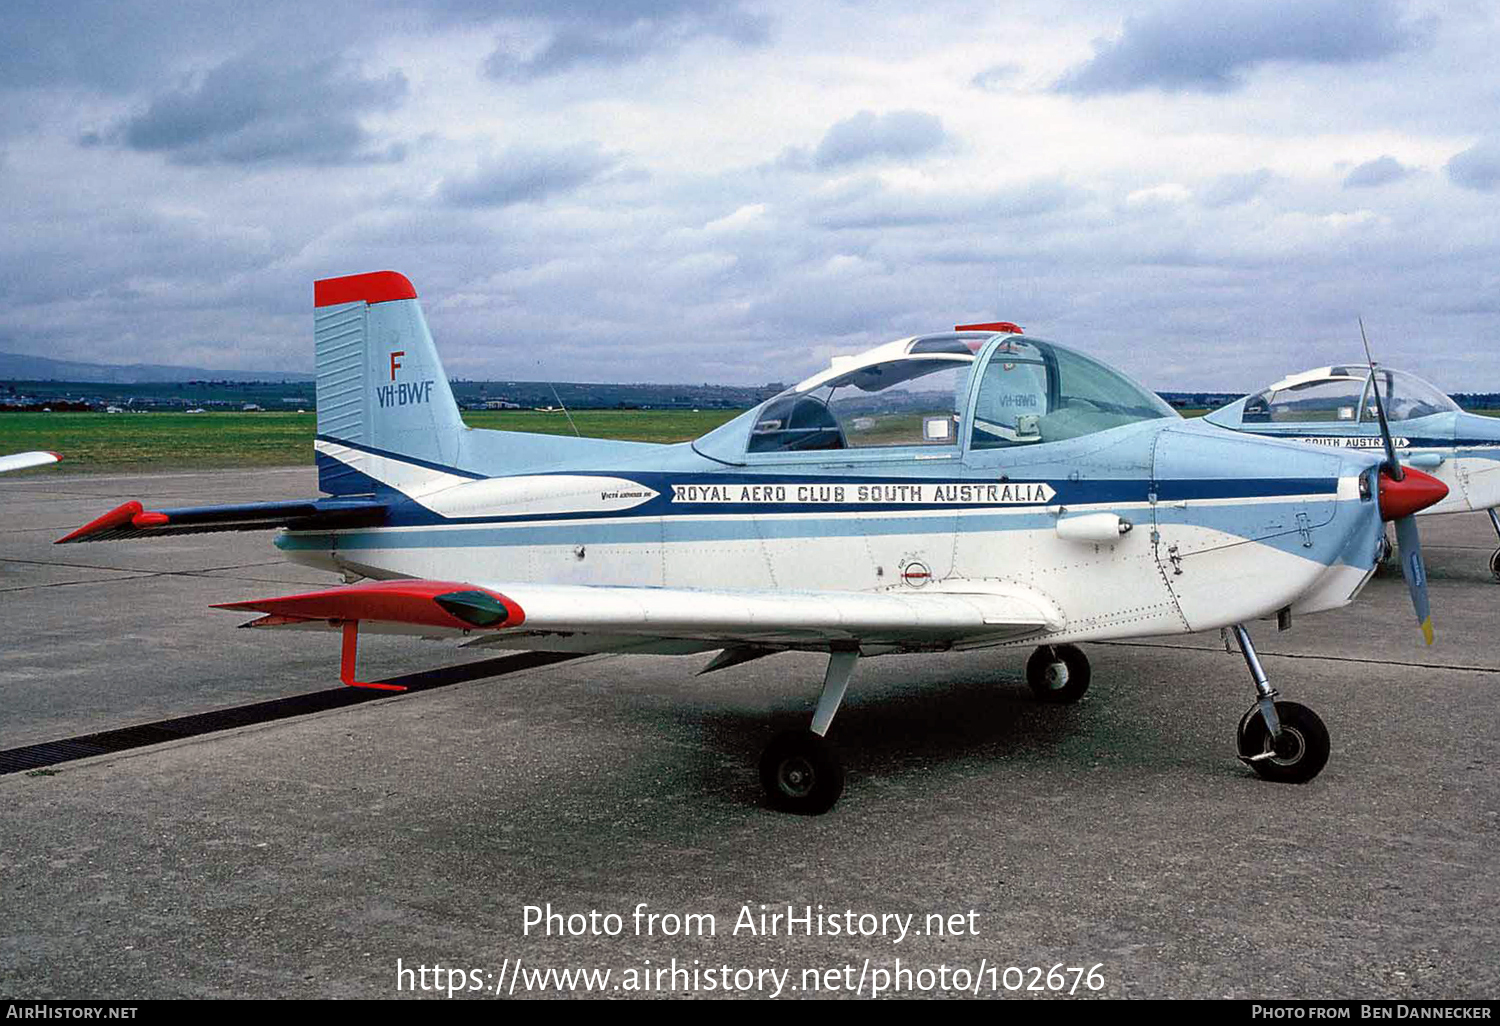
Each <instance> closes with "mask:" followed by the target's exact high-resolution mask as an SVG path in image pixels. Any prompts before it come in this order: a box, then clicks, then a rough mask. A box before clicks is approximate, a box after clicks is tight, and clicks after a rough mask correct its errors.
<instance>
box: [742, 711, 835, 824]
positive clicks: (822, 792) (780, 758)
mask: <svg viewBox="0 0 1500 1026" xmlns="http://www.w3.org/2000/svg"><path fill="white" fill-rule="evenodd" d="M760 782H761V786H763V787H764V788H765V789H766V797H767V798H769V799H770V800H771V804H772V805H773V806H775V807H776V808H778V809H780V810H781V811H783V812H796V813H799V814H801V815H804V816H817V815H821V814H822V813H824V812H827V811H828V810H829V809H831V808H833V805H834V803H835V802H837V801H838V800H839V795H841V794H843V793H844V768H843V767H842V766H840V765H839V760H838V756H836V755H835V754H834V753H833V748H832V746H830V745H829V744H828V742H827V741H825V740H823V739H822V738H821V737H819V736H818V735H816V734H814V733H813V732H812V731H810V730H788V731H785V732H783V733H780V734H777V735H776V736H775V737H773V738H772V739H771V743H770V744H769V745H767V746H766V750H765V752H764V753H762V754H761V757H760Z"/></svg>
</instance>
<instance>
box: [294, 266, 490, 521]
mask: <svg viewBox="0 0 1500 1026" xmlns="http://www.w3.org/2000/svg"><path fill="white" fill-rule="evenodd" d="M313 304H314V306H315V308H316V309H315V311H314V317H313V322H314V340H315V345H316V350H317V371H318V441H317V451H318V456H317V459H318V485H319V487H320V488H321V489H322V490H323V491H325V492H327V493H329V494H330V495H351V494H359V493H366V492H371V491H377V490H379V489H380V488H381V487H382V486H389V487H396V488H399V489H401V490H402V491H406V492H408V493H410V492H413V491H424V490H427V489H428V488H431V487H441V486H443V485H445V484H452V483H453V482H454V478H453V476H452V475H451V474H450V473H447V472H445V471H447V470H448V468H452V467H454V466H455V465H456V464H457V462H458V460H459V456H460V448H461V446H462V436H463V433H464V431H465V430H466V428H465V427H464V423H463V420H462V419H461V418H460V417H459V414H458V404H457V403H456V402H454V400H453V391H452V389H450V388H449V387H448V376H447V374H445V373H444V372H443V364H442V361H441V360H439V359H438V354H437V348H436V347H435V346H434V345H433V342H432V335H431V334H430V333H429V332H428V330H427V321H426V319H425V318H423V316H422V307H421V306H420V305H419V304H418V302H417V292H416V289H414V288H413V287H412V284H411V282H410V281H408V280H407V279H406V278H405V277H404V276H403V275H400V274H397V273H396V272H395V271H375V272H372V273H370V274H354V275H348V276H346V277H342V278H324V279H323V280H321V281H318V282H315V283H314V284H313Z"/></svg>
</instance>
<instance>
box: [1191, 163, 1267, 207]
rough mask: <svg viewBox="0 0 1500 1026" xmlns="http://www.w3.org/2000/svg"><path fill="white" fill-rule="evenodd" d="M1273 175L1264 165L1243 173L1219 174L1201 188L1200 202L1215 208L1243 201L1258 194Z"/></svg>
mask: <svg viewBox="0 0 1500 1026" xmlns="http://www.w3.org/2000/svg"><path fill="white" fill-rule="evenodd" d="M1274 177H1275V176H1274V175H1272V174H1271V171H1270V169H1268V168H1264V167H1263V168H1259V169H1258V170H1255V171H1249V172H1246V173H1245V174H1233V175H1221V176H1220V177H1219V178H1217V179H1215V180H1214V181H1213V183H1212V184H1211V185H1209V186H1208V188H1207V189H1205V190H1203V197H1202V203H1203V205H1204V206H1205V207H1209V208H1215V209H1216V208H1218V207H1232V206H1234V205H1235V204H1236V203H1244V202H1245V201H1247V200H1251V199H1254V198H1255V197H1256V196H1258V195H1260V193H1261V192H1262V191H1263V190H1264V189H1265V187H1266V186H1267V185H1269V184H1270V182H1271V179H1272V178H1274Z"/></svg>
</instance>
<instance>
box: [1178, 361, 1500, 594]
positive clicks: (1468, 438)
mask: <svg viewBox="0 0 1500 1026" xmlns="http://www.w3.org/2000/svg"><path fill="white" fill-rule="evenodd" d="M1377 399H1380V400H1382V402H1383V404H1384V412H1385V415H1386V418H1387V420H1388V421H1389V423H1390V434H1391V441H1392V444H1393V445H1394V447H1395V451H1396V454H1397V456H1398V457H1399V458H1400V460H1401V462H1402V463H1403V464H1404V465H1406V466H1408V467H1416V468H1418V469H1420V470H1423V471H1426V472H1427V473H1429V474H1431V475H1432V476H1433V477H1435V478H1437V479H1438V480H1439V481H1441V482H1443V484H1445V485H1447V486H1448V495H1447V496H1446V497H1445V498H1444V499H1443V500H1442V501H1441V502H1438V503H1434V504H1433V505H1431V506H1429V507H1427V508H1426V509H1424V510H1422V511H1421V515H1423V516H1427V515H1429V514H1441V513H1466V512H1471V511H1477V510H1484V511H1485V512H1487V513H1488V514H1489V517H1490V523H1491V525H1493V527H1494V528H1495V533H1496V534H1497V535H1500V513H1497V512H1496V507H1497V506H1500V419H1497V418H1495V417H1485V416H1482V415H1480V414H1477V413H1468V412H1466V411H1464V410H1461V409H1459V406H1458V403H1456V402H1454V401H1453V400H1452V399H1451V398H1450V397H1449V396H1447V395H1445V394H1444V393H1443V391H1442V390H1441V389H1439V388H1438V387H1437V386H1435V385H1432V384H1430V383H1428V382H1427V381H1424V380H1422V379H1421V378H1419V377H1417V376H1416V375H1415V374H1409V373H1407V372H1405V371H1399V370H1392V369H1390V368H1388V367H1371V366H1368V365H1366V364H1357V363H1356V364H1349V365H1345V366H1337V367H1320V368H1318V369H1317V370H1310V371H1304V372H1303V373H1301V374H1293V375H1291V376H1290V377H1286V378H1282V379H1281V380H1280V381H1278V382H1276V383H1275V384H1273V385H1269V386H1267V387H1266V388H1265V389H1263V390H1261V391H1259V392H1255V393H1253V394H1251V395H1247V396H1245V397H1244V398H1242V399H1238V400H1236V401H1235V402H1232V403H1230V404H1229V405H1227V406H1225V407H1223V408H1221V409H1218V410H1215V411H1214V412H1212V413H1210V414H1209V415H1208V417H1207V418H1206V419H1207V420H1209V421H1211V422H1213V423H1215V424H1219V425H1222V426H1223V427H1227V428H1231V429H1233V430H1235V431H1246V432H1250V433H1252V434H1257V435H1264V436H1266V437H1270V438H1286V439H1290V440H1292V441H1296V442H1302V443H1304V444H1307V445H1320V446H1330V447H1333V448H1359V449H1369V450H1370V451H1372V452H1373V451H1378V450H1381V449H1383V447H1384V444H1385V443H1384V439H1383V438H1382V437H1381V429H1380V417H1379V410H1378V409H1377V403H1376V400H1377ZM1489 565H1490V573H1491V574H1493V575H1494V577H1495V578H1496V580H1500V548H1496V549H1495V551H1494V552H1492V553H1491V554H1490V564H1489Z"/></svg>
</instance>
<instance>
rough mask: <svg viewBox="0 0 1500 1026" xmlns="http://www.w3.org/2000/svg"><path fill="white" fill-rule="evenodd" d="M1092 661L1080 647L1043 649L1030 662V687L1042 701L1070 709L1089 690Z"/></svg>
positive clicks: (1027, 680)
mask: <svg viewBox="0 0 1500 1026" xmlns="http://www.w3.org/2000/svg"><path fill="white" fill-rule="evenodd" d="M1090 676H1091V674H1090V672H1089V657H1088V656H1086V655H1084V654H1083V650H1082V649H1080V648H1079V647H1078V646H1077V645H1043V646H1042V647H1041V648H1039V649H1037V650H1036V651H1035V652H1033V653H1031V658H1030V659H1028V660H1026V683H1027V684H1030V685H1031V692H1032V694H1034V695H1035V696H1036V697H1037V700H1038V701H1042V702H1050V703H1052V704H1053V705H1068V704H1070V703H1072V702H1076V701H1078V700H1079V699H1080V698H1082V697H1083V693H1084V692H1085V691H1087V690H1088V689H1089V678H1090Z"/></svg>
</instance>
